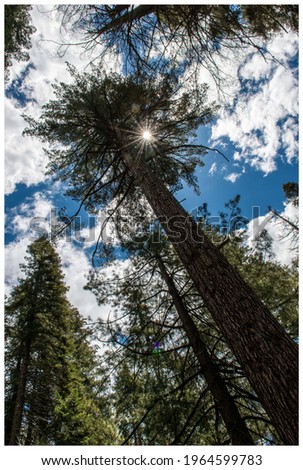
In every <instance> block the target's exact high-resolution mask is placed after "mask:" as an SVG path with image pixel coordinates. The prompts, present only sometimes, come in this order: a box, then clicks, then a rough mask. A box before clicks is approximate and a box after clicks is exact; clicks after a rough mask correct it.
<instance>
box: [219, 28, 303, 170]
mask: <svg viewBox="0 0 303 470" xmlns="http://www.w3.org/2000/svg"><path fill="white" fill-rule="evenodd" d="M280 48H281V49H280ZM269 49H270V51H271V52H272V54H273V55H274V56H275V57H276V58H277V60H279V61H280V62H281V63H279V62H277V61H276V62H275V61H267V62H265V61H264V59H263V58H262V56H261V55H260V54H257V53H253V54H250V55H248V56H247V58H246V61H245V62H244V65H241V66H240V67H239V68H238V84H239V89H238V91H239V93H238V95H237V99H235V100H234V102H233V103H232V106H231V107H229V108H227V107H224V108H222V109H221V112H220V115H219V118H218V120H217V122H216V123H215V125H214V126H213V127H212V139H213V141H214V142H215V145H218V143H219V142H220V139H222V138H227V139H229V141H230V142H231V143H232V144H233V145H234V146H235V147H236V153H235V157H236V159H237V161H238V162H241V163H242V164H244V165H245V164H247V165H250V166H252V167H253V168H255V169H256V170H260V171H262V172H264V173H265V174H268V173H270V172H272V171H274V170H275V169H276V166H277V159H278V158H281V157H283V156H284V155H285V156H286V159H287V162H288V163H291V162H292V161H294V160H295V159H296V158H297V152H298V142H297V134H298V123H297V115H298V79H297V76H296V71H293V70H290V69H289V68H287V67H283V65H286V64H287V63H288V62H289V61H290V60H291V59H292V58H293V57H294V56H295V54H296V53H297V51H298V40H297V38H296V35H295V34H293V33H289V34H285V35H283V36H279V37H277V38H275V39H274V40H273V42H272V43H271V45H270V47H269Z"/></svg>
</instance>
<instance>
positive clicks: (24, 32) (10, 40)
mask: <svg viewBox="0 0 303 470" xmlns="http://www.w3.org/2000/svg"><path fill="white" fill-rule="evenodd" d="M31 9H32V7H31V6H30V5H4V24H5V39H4V47H5V53H4V66H5V73H6V78H8V73H9V72H8V68H9V67H10V66H11V65H12V63H13V62H12V61H13V59H15V60H18V61H28V60H29V54H28V52H27V50H28V49H30V48H31V45H32V44H31V40H30V37H31V35H32V34H33V33H34V32H35V31H36V28H35V27H34V26H32V25H31V17H30V14H29V12H30V10H31Z"/></svg>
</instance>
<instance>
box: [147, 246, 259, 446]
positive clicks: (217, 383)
mask: <svg viewBox="0 0 303 470" xmlns="http://www.w3.org/2000/svg"><path fill="white" fill-rule="evenodd" d="M155 257H156V259H157V263H158V266H159V269H160V272H161V276H162V277H163V279H164V281H165V283H166V285H167V287H168V290H169V293H170V295H171V297H172V299H173V302H174V306H175V308H176V310H177V312H178V315H179V317H180V319H181V321H182V323H183V327H184V330H185V333H186V335H187V337H188V339H189V342H190V345H191V347H192V348H193V351H194V353H195V355H196V357H197V359H198V362H199V364H200V366H201V371H202V374H203V375H204V377H205V380H206V382H207V385H208V388H209V390H210V392H211V394H212V395H213V397H214V400H215V403H216V405H217V406H218V409H219V411H220V413H221V416H222V418H223V421H224V423H225V426H226V428H227V431H228V433H229V435H230V439H231V444H232V445H254V442H253V440H252V438H251V436H250V433H249V430H248V429H247V427H246V424H245V422H244V420H243V419H242V417H241V415H240V413H239V411H238V408H237V406H236V404H235V402H234V400H233V398H232V396H231V395H230V393H229V391H228V389H227V387H226V384H225V382H224V380H223V379H222V377H221V376H220V371H219V368H218V366H217V364H216V363H215V362H214V361H213V360H212V359H211V357H210V354H209V353H208V351H207V348H206V346H205V344H204V342H203V340H202V338H201V336H200V333H199V331H198V329H197V327H196V325H195V323H194V321H193V320H192V318H191V317H190V315H189V313H188V310H187V308H186V306H185V304H184V302H183V300H182V298H181V296H180V294H179V292H178V290H177V288H176V286H175V283H174V281H173V279H172V277H171V276H170V275H169V274H168V272H167V270H166V267H165V265H164V262H163V260H162V258H161V256H160V255H158V254H156V255H155Z"/></svg>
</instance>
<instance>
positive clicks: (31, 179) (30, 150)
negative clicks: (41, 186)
mask: <svg viewBox="0 0 303 470" xmlns="http://www.w3.org/2000/svg"><path fill="white" fill-rule="evenodd" d="M52 8H53V7H52V6H50V7H47V6H44V7H43V6H40V7H38V6H33V10H32V11H31V16H32V19H33V24H34V25H35V27H36V29H37V31H36V32H35V33H34V34H33V35H32V39H31V41H32V48H31V50H30V63H31V65H33V67H30V68H29V69H28V70H27V74H26V75H25V77H24V79H23V80H22V83H21V84H20V85H19V86H18V92H19V93H22V94H23V96H25V97H26V99H27V100H28V101H27V103H26V104H25V107H23V108H21V107H20V102H18V101H17V100H16V98H14V95H11V96H10V97H6V98H5V128H6V141H5V161H6V164H5V169H6V178H5V191H6V193H7V194H11V193H12V192H14V191H15V189H16V185H17V184H18V183H24V184H26V185H27V186H30V185H34V184H38V183H39V182H42V181H45V179H46V177H45V170H46V166H47V157H46V155H45V154H44V152H43V150H42V147H43V145H42V144H41V143H40V142H39V141H37V140H35V139H32V138H30V137H23V136H22V132H23V130H24V128H25V127H26V123H25V121H24V120H23V118H22V117H21V114H22V113H23V112H24V113H25V114H28V115H30V116H33V117H38V116H39V115H40V112H41V107H42V105H44V104H45V103H46V102H47V101H48V100H49V99H51V98H52V97H53V96H54V94H53V89H52V86H51V84H52V83H54V82H64V83H69V82H71V80H72V78H71V76H70V74H69V72H68V71H67V67H66V62H69V63H71V64H73V65H74V66H75V67H76V68H77V70H84V68H85V67H87V66H88V64H89V63H90V61H91V60H92V57H91V56H89V55H88V54H85V53H84V51H83V48H82V46H81V45H78V46H76V45H75V46H71V47H69V48H67V50H66V53H65V55H64V56H63V57H59V56H58V54H57V49H58V42H60V41H61V40H63V39H64V40H67V41H68V40H69V39H72V40H73V42H77V37H76V36H75V35H74V37H73V38H68V37H67V33H66V34H65V37H64V38H62V28H61V26H60V21H59V20H58V18H57V17H56V15H55V14H52V15H51V14H48V15H47V14H43V13H42V12H41V11H42V10H43V11H47V10H51V9H52ZM107 64H108V66H109V67H110V68H115V67H118V61H117V60H116V61H115V62H113V61H109V62H107ZM27 65H28V64H26V63H24V62H16V61H14V63H13V66H12V67H11V68H10V82H9V84H8V86H9V85H11V84H12V83H13V81H14V80H15V79H17V78H18V77H20V73H21V72H23V71H24V70H25V68H26V66H27ZM15 84H16V82H15ZM44 146H45V145H44Z"/></svg>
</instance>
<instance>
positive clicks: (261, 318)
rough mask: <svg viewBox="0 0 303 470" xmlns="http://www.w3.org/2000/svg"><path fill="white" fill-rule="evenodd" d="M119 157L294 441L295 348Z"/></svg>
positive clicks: (164, 199) (216, 256)
mask: <svg viewBox="0 0 303 470" xmlns="http://www.w3.org/2000/svg"><path fill="white" fill-rule="evenodd" d="M124 161H125V163H126V165H127V167H128V169H129V171H130V173H131V174H132V175H133V177H134V179H135V182H136V183H137V184H138V185H139V186H140V187H141V190H142V192H143V193H144V195H145V197H146V198H147V200H148V201H149V203H150V205H151V207H152V209H153V210H154V212H155V214H156V216H157V218H158V219H159V220H160V222H161V225H162V226H163V228H164V229H165V231H166V234H167V236H168V239H169V240H170V241H171V242H172V243H173V245H174V248H175V250H176V252H177V254H178V256H179V258H180V260H181V261H182V263H183V265H184V267H185V268H186V270H187V272H188V274H189V276H190V278H191V279H192V281H193V282H194V284H195V286H196V288H197V290H198V292H199V293H200V295H201V297H202V299H203V300H204V303H205V305H206V307H207V308H208V310H209V311H210V313H211V315H212V316H213V318H214V320H215V321H216V323H217V325H218V326H219V328H220V330H221V332H222V334H223V336H224V338H225V340H226V342H227V344H228V345H229V347H230V348H231V350H232V351H233V353H234V355H235V357H236V358H237V360H238V361H239V363H240V364H241V367H242V369H243V371H244V373H245V374H246V376H247V378H248V380H249V382H250V384H251V386H252V387H253V389H254V390H255V391H256V393H257V395H258V397H259V399H260V401H261V403H262V405H263V407H264V409H265V410H266V412H267V414H268V416H269V418H270V420H271V421H272V423H273V424H274V426H275V427H276V429H277V431H278V433H279V435H280V437H281V439H282V441H283V442H284V443H285V444H289V445H297V444H298V348H297V345H296V344H295V343H294V342H293V341H292V339H291V338H290V337H289V335H288V334H287V333H286V332H285V330H284V329H283V327H282V326H281V325H280V324H279V323H278V322H277V320H276V319H275V318H274V317H273V315H272V314H271V312H270V311H269V310H268V309H267V307H266V306H265V305H264V304H263V303H262V302H261V300H260V299H259V298H258V296H257V295H256V294H255V293H254V291H253V290H252V289H251V288H250V286H248V284H246V282H245V281H244V280H243V279H242V277H241V276H240V274H239V273H238V272H237V271H236V270H235V269H234V268H233V267H232V266H231V264H230V263H229V262H228V261H227V260H226V258H225V257H224V255H223V254H222V253H221V252H220V251H219V250H218V249H217V248H216V247H215V246H214V245H213V244H212V243H211V242H210V240H209V239H208V238H207V237H206V235H205V234H204V233H203V232H202V230H201V228H200V227H198V225H197V224H196V223H195V222H194V220H193V219H192V218H191V217H190V216H189V215H188V213H187V212H186V211H185V210H184V209H183V207H182V206H181V205H180V204H179V202H178V201H177V200H176V199H175V198H174V197H173V195H172V194H171V193H170V192H169V190H168V189H167V188H166V186H165V185H164V184H163V182H162V181H161V180H160V179H159V178H158V177H157V176H156V175H155V174H154V173H153V172H152V171H151V170H150V168H149V166H148V165H147V164H146V163H145V162H142V161H141V160H140V158H139V157H138V156H135V157H134V158H132V156H131V155H130V154H128V153H127V152H126V153H125V155H124Z"/></svg>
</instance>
